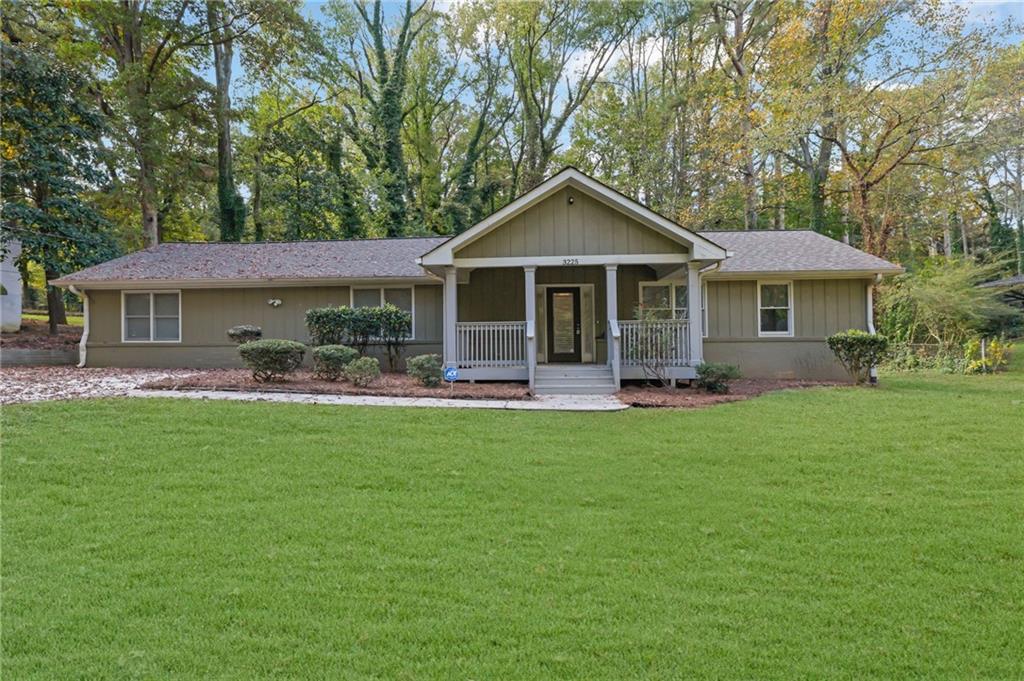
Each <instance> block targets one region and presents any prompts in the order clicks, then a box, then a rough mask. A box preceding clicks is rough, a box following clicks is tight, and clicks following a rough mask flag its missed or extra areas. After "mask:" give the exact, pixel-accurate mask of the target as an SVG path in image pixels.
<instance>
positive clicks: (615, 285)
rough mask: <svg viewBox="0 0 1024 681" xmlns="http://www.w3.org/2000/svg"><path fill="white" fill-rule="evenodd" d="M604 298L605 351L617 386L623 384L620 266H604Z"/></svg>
mask: <svg viewBox="0 0 1024 681" xmlns="http://www.w3.org/2000/svg"><path fill="white" fill-rule="evenodd" d="M604 299H605V303H606V305H605V309H606V312H605V315H606V319H607V321H608V323H607V329H606V330H605V334H604V336H605V351H606V352H607V353H608V364H609V366H611V368H612V378H613V379H614V380H615V387H616V388H618V387H620V386H621V381H620V379H619V373H620V371H621V367H620V364H621V358H620V357H619V336H618V332H619V325H618V322H619V266H618V265H605V266H604Z"/></svg>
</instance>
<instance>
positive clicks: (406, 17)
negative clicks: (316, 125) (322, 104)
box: [329, 0, 431, 236]
mask: <svg viewBox="0 0 1024 681" xmlns="http://www.w3.org/2000/svg"><path fill="white" fill-rule="evenodd" d="M428 2H429V0H424V1H423V2H422V3H421V4H419V5H417V6H416V7H413V4H412V0H406V2H405V5H404V7H403V9H402V13H401V16H400V17H399V19H398V26H397V28H396V30H394V31H392V30H390V27H389V26H388V23H387V21H386V20H385V18H384V9H383V5H382V3H381V1H380V0H376V2H374V3H372V5H371V6H369V8H368V7H367V6H365V5H363V4H362V3H359V2H357V3H355V4H354V5H353V7H354V9H355V12H356V14H357V15H358V22H359V23H358V26H359V29H358V30H356V31H354V32H350V33H348V34H347V35H343V37H342V41H343V44H344V51H345V53H346V54H345V58H344V59H342V60H340V61H339V68H340V69H341V72H342V73H343V74H344V76H345V77H346V78H347V86H348V88H349V89H350V90H351V92H350V93H349V94H348V96H346V97H343V98H342V100H341V108H342V112H343V113H342V116H341V118H340V121H341V123H342V125H343V128H344V130H345V132H346V134H347V135H348V136H349V138H350V139H351V140H352V141H353V142H354V143H355V144H356V146H357V147H358V148H359V150H360V151H361V152H362V154H363V156H364V158H365V160H366V164H367V167H368V168H369V169H370V170H371V171H373V172H374V173H375V174H376V175H377V176H378V178H379V181H380V183H381V185H382V186H383V196H382V197H381V198H382V202H383V207H382V212H383V214H384V216H385V224H386V227H387V235H388V236H399V235H401V234H403V233H404V232H405V229H406V192H407V190H408V181H409V178H408V168H407V166H406V162H405V152H404V149H403V140H402V122H403V120H404V118H405V116H406V114H407V111H406V110H405V94H406V82H407V78H408V61H409V53H410V50H411V49H412V46H413V44H414V43H415V41H416V37H417V36H418V35H419V33H420V31H422V30H423V28H424V27H425V26H426V25H427V24H428V23H429V21H430V20H431V13H430V11H429V10H428V9H427V4H428ZM329 12H330V13H331V14H332V16H333V17H334V19H335V21H336V22H337V23H338V24H339V25H341V26H347V25H349V24H350V23H351V22H350V18H349V17H350V11H349V7H348V6H347V5H343V4H341V3H340V1H338V0H335V1H334V2H332V4H331V5H330V6H329Z"/></svg>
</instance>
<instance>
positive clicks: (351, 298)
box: [348, 284, 416, 340]
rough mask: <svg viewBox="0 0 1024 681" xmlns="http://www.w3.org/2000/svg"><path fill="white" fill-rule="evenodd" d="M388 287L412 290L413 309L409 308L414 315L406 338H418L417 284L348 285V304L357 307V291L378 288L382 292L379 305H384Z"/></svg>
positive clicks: (411, 314) (378, 301)
mask: <svg viewBox="0 0 1024 681" xmlns="http://www.w3.org/2000/svg"><path fill="white" fill-rule="evenodd" d="M386 288H391V289H395V288H400V289H409V291H410V302H409V304H410V305H411V306H412V309H411V310H409V314H410V316H411V317H412V319H411V320H410V321H409V335H408V336H406V337H405V339H406V340H416V287H415V286H412V285H410V286H388V285H386V284H381V285H379V286H349V287H348V306H349V307H350V308H352V309H355V307H356V304H355V297H356V291H373V290H374V289H376V290H377V291H379V293H380V295H379V296H378V298H377V306H378V307H383V306H384V303H386V302H387V301H386V300H385V299H384V289H386Z"/></svg>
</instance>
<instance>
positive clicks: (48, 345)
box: [0, 319, 82, 350]
mask: <svg viewBox="0 0 1024 681" xmlns="http://www.w3.org/2000/svg"><path fill="white" fill-rule="evenodd" d="M81 338H82V327H81V326H71V325H70V324H59V325H58V326H57V334H56V335H53V336H51V335H50V325H49V324H48V323H47V322H44V321H40V320H38V319H22V320H21V330H20V331H14V332H11V333H4V334H0V346H2V347H5V348H25V349H30V350H69V349H71V348H73V347H75V346H76V345H78V341H79V340H81Z"/></svg>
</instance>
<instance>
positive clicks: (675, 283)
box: [636, 279, 690, 319]
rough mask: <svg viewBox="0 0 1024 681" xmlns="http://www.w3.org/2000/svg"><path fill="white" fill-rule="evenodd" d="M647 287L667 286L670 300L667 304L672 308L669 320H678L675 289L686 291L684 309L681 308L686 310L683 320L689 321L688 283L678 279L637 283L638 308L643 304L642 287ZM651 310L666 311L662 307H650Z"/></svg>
mask: <svg viewBox="0 0 1024 681" xmlns="http://www.w3.org/2000/svg"><path fill="white" fill-rule="evenodd" d="M647 286H668V287H669V289H668V295H669V298H670V299H671V300H670V301H669V302H670V304H671V306H672V307H671V310H672V316H671V317H669V319H679V318H678V317H676V288H677V287H683V288H686V290H687V291H686V307H685V308H683V309H685V310H686V316H685V317H683V319H689V318H690V291H689V286H690V284H689V282H688V281H680V280H678V279H657V280H655V281H638V282H637V299H636V300H637V306H638V307H639V306H642V305H643V304H644V287H647ZM651 309H652V310H664V309H667V308H664V307H652V308H651Z"/></svg>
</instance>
